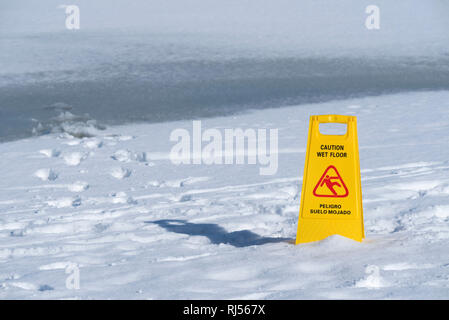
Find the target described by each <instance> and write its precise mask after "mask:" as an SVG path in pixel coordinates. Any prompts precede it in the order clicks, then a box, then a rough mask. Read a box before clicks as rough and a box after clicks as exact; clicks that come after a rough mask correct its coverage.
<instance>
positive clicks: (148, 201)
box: [0, 91, 449, 299]
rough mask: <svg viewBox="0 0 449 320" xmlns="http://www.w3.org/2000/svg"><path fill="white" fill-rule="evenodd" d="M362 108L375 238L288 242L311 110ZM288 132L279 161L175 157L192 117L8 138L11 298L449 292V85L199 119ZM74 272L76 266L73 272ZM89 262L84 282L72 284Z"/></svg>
mask: <svg viewBox="0 0 449 320" xmlns="http://www.w3.org/2000/svg"><path fill="white" fill-rule="evenodd" d="M327 113H336V114H348V115H356V116H357V118H358V131H359V146H360V161H361V172H362V188H363V189H362V191H363V203H364V218H365V231H366V239H365V240H364V241H363V242H362V243H358V242H355V241H352V240H350V239H346V238H344V237H341V236H338V235H334V236H331V237H329V238H327V239H324V240H322V241H319V242H313V243H309V244H302V245H297V246H295V245H293V244H292V242H293V240H294V238H295V236H296V228H297V220H298V212H299V199H300V191H301V183H302V173H303V168H304V158H305V147H306V141H307V133H308V121H309V116H310V115H313V114H327ZM202 127H203V128H204V129H206V128H217V129H220V130H221V129H222V128H255V129H257V128H273V129H278V130H279V150H278V156H279V161H278V164H279V165H278V171H277V173H276V174H275V175H271V176H263V175H259V166H258V165H248V164H245V165H224V164H223V165H216V164H215V165H204V164H203V165H194V164H192V165H178V166H176V165H174V164H172V163H171V161H170V157H169V154H170V149H171V147H172V146H173V143H172V142H171V141H170V140H169V137H170V132H171V131H172V130H174V129H177V128H184V129H187V130H191V128H192V121H178V122H170V123H159V124H133V125H123V126H116V127H110V128H107V129H106V130H99V131H97V132H95V136H85V137H81V138H80V136H79V135H76V136H77V137H73V136H71V135H69V134H67V133H54V134H50V135H44V136H40V137H35V138H29V139H23V140H18V141H13V142H6V143H2V144H0V152H1V154H2V157H1V159H0V177H1V179H0V190H1V192H0V298H1V299H6V298H8V299H21V298H25V299H50V298H51V299H107V298H112V299H447V298H448V297H449V250H447V243H448V240H449V214H448V212H449V198H448V194H449V149H448V148H447V145H448V141H449V139H448V137H447V132H448V129H449V92H448V91H435V92H416V93H403V94H396V95H385V96H378V97H365V98H357V99H349V100H340V101H332V102H327V103H321V104H310V105H301V106H291V107H285V108H282V109H266V110H262V111H254V112H247V113H244V114H239V115H235V116H230V117H220V118H210V119H202ZM69 267H70V268H69ZM74 268H79V276H80V282H79V289H76V288H70V287H68V286H67V279H68V277H69V276H71V273H70V272H71V270H73V269H74Z"/></svg>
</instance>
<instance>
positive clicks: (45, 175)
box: [34, 169, 58, 181]
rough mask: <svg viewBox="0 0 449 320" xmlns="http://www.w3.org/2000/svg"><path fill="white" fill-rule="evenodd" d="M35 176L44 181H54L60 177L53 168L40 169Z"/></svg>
mask: <svg viewBox="0 0 449 320" xmlns="http://www.w3.org/2000/svg"><path fill="white" fill-rule="evenodd" d="M34 176H35V177H37V178H39V179H41V180H42V181H54V180H56V179H57V178H58V174H57V173H56V172H55V171H53V170H52V169H39V170H37V171H36V172H35V173H34Z"/></svg>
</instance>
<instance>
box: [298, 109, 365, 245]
mask: <svg viewBox="0 0 449 320" xmlns="http://www.w3.org/2000/svg"><path fill="white" fill-rule="evenodd" d="M320 123H343V124H346V126H347V130H346V134H344V135H324V134H321V133H320V129H319V126H320ZM334 234H339V235H342V236H344V237H347V238H350V239H353V240H356V241H362V240H363V238H364V237H365V232H364V227H363V207H362V186H361V180H360V163H359V149H358V141H357V119H356V117H353V116H342V115H320V116H311V117H310V124H309V138H308V142H307V153H306V161H305V168H304V178H303V183H302V192H301V204H300V210H299V220H298V232H297V234H296V244H299V243H304V242H312V241H318V240H321V239H324V238H326V237H328V236H331V235H334Z"/></svg>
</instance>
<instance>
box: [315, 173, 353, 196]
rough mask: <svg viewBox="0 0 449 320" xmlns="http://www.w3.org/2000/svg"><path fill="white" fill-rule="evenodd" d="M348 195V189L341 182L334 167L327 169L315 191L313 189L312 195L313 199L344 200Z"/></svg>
mask: <svg viewBox="0 0 449 320" xmlns="http://www.w3.org/2000/svg"><path fill="white" fill-rule="evenodd" d="M329 191H330V193H329ZM348 194H349V192H348V188H347V187H346V185H345V183H344V182H343V179H342V178H341V176H340V173H339V172H338V171H337V168H335V167H334V166H329V167H327V169H326V170H325V171H324V173H323V175H322V176H321V178H320V180H319V181H318V183H317V184H316V186H315V189H313V195H314V196H315V197H335V198H344V197H347V196H348Z"/></svg>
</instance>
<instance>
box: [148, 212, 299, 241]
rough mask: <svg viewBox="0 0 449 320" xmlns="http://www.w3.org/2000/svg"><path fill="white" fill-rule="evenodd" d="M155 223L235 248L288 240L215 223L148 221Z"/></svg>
mask: <svg viewBox="0 0 449 320" xmlns="http://www.w3.org/2000/svg"><path fill="white" fill-rule="evenodd" d="M146 223H154V224H157V225H158V226H160V227H162V228H164V229H165V230H167V231H171V232H176V233H183V234H187V235H190V236H204V237H208V238H209V240H210V242H211V243H213V244H220V243H224V244H230V245H232V246H234V247H248V246H254V245H262V244H267V243H278V242H287V241H289V240H291V239H288V238H270V237H261V236H259V235H258V234H256V233H254V232H251V231H249V230H241V231H234V232H227V231H226V230H225V229H224V228H222V227H220V226H219V225H218V224H214V223H190V222H187V221H185V220H175V219H165V220H158V221H146Z"/></svg>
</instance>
